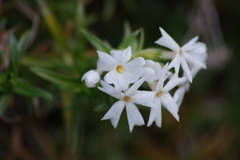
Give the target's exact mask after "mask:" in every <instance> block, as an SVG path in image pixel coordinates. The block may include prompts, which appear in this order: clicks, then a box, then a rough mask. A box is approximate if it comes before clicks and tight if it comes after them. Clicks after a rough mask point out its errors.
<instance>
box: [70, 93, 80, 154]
mask: <svg viewBox="0 0 240 160" xmlns="http://www.w3.org/2000/svg"><path fill="white" fill-rule="evenodd" d="M79 97H82V96H81V95H78V94H76V95H75V96H74V97H73V99H72V104H71V105H70V108H71V109H72V117H71V125H70V127H71V128H70V133H71V144H72V148H73V151H74V152H75V153H76V152H77V151H78V147H79V141H80V136H81V133H80V127H81V122H82V121H81V120H82V116H83V106H82V105H83V103H82V99H81V98H79Z"/></svg>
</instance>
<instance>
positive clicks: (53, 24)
mask: <svg viewBox="0 0 240 160" xmlns="http://www.w3.org/2000/svg"><path fill="white" fill-rule="evenodd" d="M37 2H38V4H39V7H40V9H41V12H42V14H43V17H44V20H45V21H46V23H47V25H48V27H49V29H50V32H51V33H52V35H53V37H54V39H55V41H56V42H57V43H58V45H59V46H60V47H61V49H62V50H63V51H65V50H67V45H66V44H67V43H66V40H65V38H64V35H63V33H64V32H63V30H62V29H61V28H60V27H59V25H58V24H57V21H56V19H55V17H54V16H53V14H52V12H51V10H50V8H49V6H48V5H47V3H46V2H45V0H37Z"/></svg>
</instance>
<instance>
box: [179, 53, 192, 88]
mask: <svg viewBox="0 0 240 160" xmlns="http://www.w3.org/2000/svg"><path fill="white" fill-rule="evenodd" d="M181 66H182V69H183V71H184V74H185V75H186V76H187V78H188V80H189V82H191V83H192V74H191V71H190V68H189V67H188V65H187V62H186V60H185V59H184V58H182V59H181Z"/></svg>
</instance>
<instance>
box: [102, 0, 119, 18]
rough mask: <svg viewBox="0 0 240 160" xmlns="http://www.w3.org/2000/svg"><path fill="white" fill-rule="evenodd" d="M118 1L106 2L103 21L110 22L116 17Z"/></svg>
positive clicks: (107, 0)
mask: <svg viewBox="0 0 240 160" xmlns="http://www.w3.org/2000/svg"><path fill="white" fill-rule="evenodd" d="M116 6H117V5H116V1H113V0H105V1H104V8H103V12H102V17H103V20H105V21H108V20H110V19H111V18H112V17H113V16H114V12H115V11H116Z"/></svg>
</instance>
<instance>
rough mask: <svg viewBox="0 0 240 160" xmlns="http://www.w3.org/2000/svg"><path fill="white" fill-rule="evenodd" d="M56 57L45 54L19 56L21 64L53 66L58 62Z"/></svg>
mask: <svg viewBox="0 0 240 160" xmlns="http://www.w3.org/2000/svg"><path fill="white" fill-rule="evenodd" d="M58 61H59V60H58V59H56V58H50V57H45V56H29V55H24V56H22V58H21V64H23V65H27V66H35V67H44V68H55V67H57V64H58Z"/></svg>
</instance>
